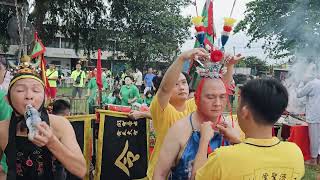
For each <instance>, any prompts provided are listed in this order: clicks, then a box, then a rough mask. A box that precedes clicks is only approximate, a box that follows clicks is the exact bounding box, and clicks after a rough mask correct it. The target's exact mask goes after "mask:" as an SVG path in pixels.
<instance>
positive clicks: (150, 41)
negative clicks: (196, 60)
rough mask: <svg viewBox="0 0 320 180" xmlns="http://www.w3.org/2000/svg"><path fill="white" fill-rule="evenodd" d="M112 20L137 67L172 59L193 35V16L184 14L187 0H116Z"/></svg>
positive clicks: (125, 48)
mask: <svg viewBox="0 0 320 180" xmlns="http://www.w3.org/2000/svg"><path fill="white" fill-rule="evenodd" d="M109 3H110V12H111V13H110V24H111V27H113V28H114V29H113V30H114V34H115V37H116V39H117V40H118V41H119V46H120V49H121V51H123V52H125V54H126V56H127V57H128V58H129V59H131V60H132V61H131V62H132V64H133V65H134V66H136V67H144V65H146V63H147V62H150V61H154V60H161V61H170V60H172V58H173V57H174V55H175V53H176V52H177V51H178V47H179V45H181V44H182V43H183V42H184V40H185V39H186V38H187V37H188V36H189V32H188V28H189V27H190V26H191V24H190V18H185V17H183V16H181V15H180V13H181V8H182V7H184V6H186V5H187V4H188V3H189V1H186V0H130V1H128V0H117V1H115V0H113V1H109Z"/></svg>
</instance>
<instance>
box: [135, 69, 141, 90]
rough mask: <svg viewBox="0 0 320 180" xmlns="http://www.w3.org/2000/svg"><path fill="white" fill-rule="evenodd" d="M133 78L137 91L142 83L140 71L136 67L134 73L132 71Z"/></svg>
mask: <svg viewBox="0 0 320 180" xmlns="http://www.w3.org/2000/svg"><path fill="white" fill-rule="evenodd" d="M134 80H135V84H136V86H137V88H138V89H139V91H141V85H142V72H141V71H140V70H139V69H138V68H136V73H134Z"/></svg>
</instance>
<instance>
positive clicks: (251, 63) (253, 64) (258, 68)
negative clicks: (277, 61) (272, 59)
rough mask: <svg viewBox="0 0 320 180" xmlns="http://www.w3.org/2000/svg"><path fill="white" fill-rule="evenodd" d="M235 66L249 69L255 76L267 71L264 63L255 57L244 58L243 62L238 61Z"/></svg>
mask: <svg viewBox="0 0 320 180" xmlns="http://www.w3.org/2000/svg"><path fill="white" fill-rule="evenodd" d="M237 66H238V67H248V68H251V70H252V71H253V72H254V73H253V74H255V75H257V74H259V73H261V72H265V71H267V70H268V65H267V63H266V61H263V60H261V59H259V58H258V57H256V56H248V57H246V58H245V59H244V60H242V61H240V62H239V64H237Z"/></svg>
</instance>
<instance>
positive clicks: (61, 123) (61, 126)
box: [49, 114, 72, 138]
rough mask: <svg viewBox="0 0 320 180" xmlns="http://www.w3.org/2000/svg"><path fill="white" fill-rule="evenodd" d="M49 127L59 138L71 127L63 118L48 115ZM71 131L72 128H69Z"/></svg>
mask: <svg viewBox="0 0 320 180" xmlns="http://www.w3.org/2000/svg"><path fill="white" fill-rule="evenodd" d="M49 120H50V127H51V128H52V129H53V131H54V133H55V135H56V136H57V137H58V138H60V137H61V136H62V135H64V134H65V133H66V131H68V130H69V129H70V128H69V127H70V126H71V124H70V122H69V121H68V120H67V119H66V118H65V117H63V116H57V115H53V114H49ZM71 129H72V128H71Z"/></svg>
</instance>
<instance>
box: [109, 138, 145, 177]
mask: <svg viewBox="0 0 320 180" xmlns="http://www.w3.org/2000/svg"><path fill="white" fill-rule="evenodd" d="M128 149H129V142H128V140H127V141H126V144H125V146H124V149H123V151H122V152H121V154H120V155H119V156H118V158H117V159H116V162H115V163H114V165H116V166H117V167H118V168H120V169H121V170H122V171H123V172H124V173H126V174H127V176H129V177H130V172H129V169H130V168H132V167H133V163H134V162H136V161H138V160H139V159H140V155H139V154H136V155H134V154H133V153H132V152H131V151H128ZM121 160H122V161H123V162H122V161H121ZM127 166H128V167H127Z"/></svg>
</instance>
